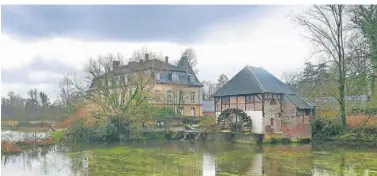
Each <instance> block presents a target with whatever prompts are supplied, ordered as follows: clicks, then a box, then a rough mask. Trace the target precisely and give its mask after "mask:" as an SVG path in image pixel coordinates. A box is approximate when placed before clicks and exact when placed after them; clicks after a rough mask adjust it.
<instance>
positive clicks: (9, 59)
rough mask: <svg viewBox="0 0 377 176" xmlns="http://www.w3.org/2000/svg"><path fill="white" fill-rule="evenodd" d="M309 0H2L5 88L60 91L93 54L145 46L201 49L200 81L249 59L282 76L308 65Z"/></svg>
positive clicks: (176, 53)
mask: <svg viewBox="0 0 377 176" xmlns="http://www.w3.org/2000/svg"><path fill="white" fill-rule="evenodd" d="M304 8H306V6H263V5H243V6H240V5H189V6H187V5H186V6H184V5H171V6H168V5H154V6H152V5H117V6H115V5H107V6H105V5H95V6H90V5H65V6H61V5H59V6H57V5H56V6H53V5H49V6H47V5H45V6H39V5H32V6H19V5H18V6H10V5H2V6H1V27H2V28H1V43H0V46H1V50H2V51H1V63H2V64H1V94H2V96H6V94H7V93H8V92H9V91H14V92H15V93H17V94H21V95H22V96H27V91H28V90H30V89H33V88H37V89H38V90H41V91H44V92H46V93H47V94H48V95H49V96H50V99H55V98H56V97H57V90H58V87H57V84H58V81H59V78H61V77H62V75H63V74H64V73H67V72H81V71H82V69H83V67H84V65H85V63H87V62H88V60H89V58H91V57H92V58H95V57H98V56H104V55H107V54H109V53H112V54H117V53H120V54H121V55H122V56H124V57H126V58H127V57H130V56H131V54H132V52H133V51H135V50H138V49H141V48H143V47H146V48H148V49H149V50H151V51H153V52H155V53H157V54H162V55H164V56H169V58H170V60H177V59H179V57H180V54H181V52H182V51H183V50H184V49H186V48H188V47H191V48H193V49H194V50H195V51H196V54H197V57H198V65H197V68H198V69H199V73H198V75H197V76H198V78H199V80H200V81H204V80H206V81H208V80H209V81H213V82H216V81H217V79H218V77H219V75H220V74H222V73H223V74H225V75H227V76H228V77H229V79H230V78H231V77H233V76H234V75H235V74H236V73H237V72H239V71H240V70H241V69H242V68H244V67H245V66H246V65H250V66H257V67H263V68H265V69H266V70H268V71H269V72H271V73H272V74H273V75H275V76H276V77H278V78H281V75H282V73H284V72H290V71H297V70H299V69H302V67H303V65H304V63H305V62H306V61H308V60H309V59H312V58H311V55H310V53H311V44H310V43H309V42H308V41H306V40H305V38H304V37H303V36H302V32H301V30H300V29H299V28H298V27H297V26H296V25H295V24H294V23H293V22H292V19H291V18H290V16H291V14H294V13H299V12H300V11H301V10H303V9H304Z"/></svg>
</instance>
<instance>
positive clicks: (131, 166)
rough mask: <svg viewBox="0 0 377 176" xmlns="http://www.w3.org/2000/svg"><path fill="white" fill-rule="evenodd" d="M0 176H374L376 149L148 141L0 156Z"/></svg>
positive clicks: (77, 146)
mask: <svg viewBox="0 0 377 176" xmlns="http://www.w3.org/2000/svg"><path fill="white" fill-rule="evenodd" d="M1 162H2V166H1V174H2V175H11V176H18V175H36V176H37V175H38V176H39V175H54V176H55V175H56V176H58V175H94V176H97V175H98V176H102V175H108V176H110V175H164V176H165V175H167V176H169V175H188V176H192V175H206V176H207V175H208V176H213V175H271V176H275V175H366V176H370V175H377V148H375V147H355V146H352V147H347V146H345V145H341V146H339V145H323V144H319V145H312V144H306V145H275V146H273V145H264V146H257V145H245V144H231V143H226V142H222V143H213V142H198V141H196V142H192V141H169V142H164V141H149V142H146V143H113V144H91V145H66V146H59V145H52V146H48V147H37V148H31V149H27V150H25V151H23V152H22V153H20V154H15V155H2V156H1Z"/></svg>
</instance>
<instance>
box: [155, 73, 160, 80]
mask: <svg viewBox="0 0 377 176" xmlns="http://www.w3.org/2000/svg"><path fill="white" fill-rule="evenodd" d="M154 78H155V79H156V81H160V73H156V74H154Z"/></svg>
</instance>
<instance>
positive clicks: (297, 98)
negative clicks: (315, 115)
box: [286, 94, 314, 109]
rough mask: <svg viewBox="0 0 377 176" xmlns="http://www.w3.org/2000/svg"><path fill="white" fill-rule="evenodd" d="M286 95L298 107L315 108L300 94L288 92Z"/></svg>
mask: <svg viewBox="0 0 377 176" xmlns="http://www.w3.org/2000/svg"><path fill="white" fill-rule="evenodd" d="M286 96H287V97H288V98H289V99H290V100H291V101H292V102H293V103H294V104H295V105H296V106H297V108H298V109H313V108H314V106H313V104H312V103H311V102H309V101H306V100H305V99H304V98H302V97H301V96H300V95H294V94H287V95H286Z"/></svg>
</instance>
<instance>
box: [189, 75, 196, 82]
mask: <svg viewBox="0 0 377 176" xmlns="http://www.w3.org/2000/svg"><path fill="white" fill-rule="evenodd" d="M188 79H189V82H190V83H193V82H195V77H194V75H188Z"/></svg>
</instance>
